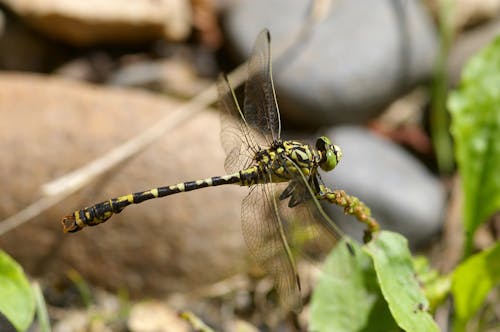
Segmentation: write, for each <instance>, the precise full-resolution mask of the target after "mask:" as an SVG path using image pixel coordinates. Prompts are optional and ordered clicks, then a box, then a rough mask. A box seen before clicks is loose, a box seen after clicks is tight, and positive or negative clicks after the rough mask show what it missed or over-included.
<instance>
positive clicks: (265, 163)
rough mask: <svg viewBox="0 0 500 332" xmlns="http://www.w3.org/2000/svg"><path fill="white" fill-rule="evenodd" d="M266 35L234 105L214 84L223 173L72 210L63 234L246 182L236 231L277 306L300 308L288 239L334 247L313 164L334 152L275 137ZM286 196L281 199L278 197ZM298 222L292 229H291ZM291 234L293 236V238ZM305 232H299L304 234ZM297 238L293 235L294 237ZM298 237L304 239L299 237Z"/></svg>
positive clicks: (324, 143)
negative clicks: (270, 284)
mask: <svg viewBox="0 0 500 332" xmlns="http://www.w3.org/2000/svg"><path fill="white" fill-rule="evenodd" d="M270 48H271V37H270V33H269V31H268V30H263V31H262V32H261V33H260V34H259V35H258V37H257V40H256V42H255V45H254V48H253V51H252V54H251V56H250V59H249V62H248V78H247V80H246V82H245V88H244V92H245V98H244V102H243V104H242V105H241V106H240V103H239V102H238V100H237V98H236V94H235V92H234V90H233V88H232V87H231V85H230V83H229V80H228V77H227V76H225V75H224V74H221V76H220V78H219V80H218V81H217V90H218V94H219V108H220V111H221V128H222V129H221V142H222V146H223V148H224V151H225V152H226V159H225V162H224V168H225V171H226V175H222V176H213V177H209V178H206V179H202V180H196V181H187V182H182V183H179V184H175V185H170V186H164V187H158V188H154V189H150V190H146V191H141V192H136V193H132V194H128V195H124V196H120V197H116V198H112V199H109V200H107V201H104V202H100V203H97V204H95V205H92V206H89V207H86V208H83V209H80V210H77V211H75V212H74V213H73V214H71V215H69V216H66V217H64V218H63V219H62V224H63V227H64V231H65V232H77V231H80V230H81V229H83V228H84V227H86V226H95V225H99V224H101V223H104V222H105V221H107V220H108V219H109V218H111V217H112V216H113V215H115V214H117V213H120V212H121V211H122V210H123V209H124V208H125V207H127V206H129V205H131V204H139V203H142V202H144V201H147V200H150V199H155V198H160V197H165V196H169V195H173V194H178V193H182V192H188V191H192V190H197V189H201V188H206V187H215V186H221V185H229V184H233V185H239V186H247V187H249V192H248V194H247V196H246V197H245V198H244V199H243V201H242V208H241V222H242V232H243V237H244V239H245V242H246V244H247V247H248V249H249V251H250V253H251V255H252V256H253V257H254V258H255V260H256V261H257V263H258V264H260V266H262V267H263V268H264V270H265V271H266V272H267V273H268V274H269V275H270V276H271V277H272V279H273V281H274V284H275V288H276V290H277V293H278V295H279V296H278V297H279V299H280V302H281V305H282V307H284V308H285V309H290V310H293V311H300V309H301V305H302V301H301V298H300V296H301V295H300V291H301V286H300V279H299V276H298V273H297V266H296V260H295V256H296V251H297V250H295V247H293V244H294V243H296V242H301V241H300V238H303V239H304V238H305V239H306V240H305V241H306V242H307V241H309V242H311V241H312V242H313V243H314V242H316V241H318V242H317V243H330V244H334V243H335V242H336V241H337V240H338V239H339V237H341V232H340V230H339V229H338V228H337V227H336V225H335V223H334V222H333V221H332V220H331V219H330V218H329V217H328V216H327V215H326V214H325V212H324V211H323V210H322V208H321V206H320V204H319V201H318V200H321V199H322V198H323V196H324V192H325V190H326V186H325V185H324V183H323V181H322V180H321V176H320V174H319V169H321V170H323V171H325V172H328V171H331V170H333V169H334V168H335V167H336V166H337V164H338V163H339V162H340V160H341V158H342V151H341V149H340V148H339V147H338V146H337V145H335V144H332V142H331V141H330V139H329V138H327V137H325V136H321V137H319V138H318V139H317V140H316V144H315V146H311V145H309V144H305V143H302V142H300V141H296V140H283V139H282V138H281V120H280V112H279V108H278V103H277V100H276V93H275V89H274V83H273V77H272V66H271V50H270ZM286 201H287V202H286ZM298 225H300V226H298ZM297 234H299V235H300V236H297ZM304 235H305V236H304ZM297 239H299V240H297ZM303 242H304V241H303Z"/></svg>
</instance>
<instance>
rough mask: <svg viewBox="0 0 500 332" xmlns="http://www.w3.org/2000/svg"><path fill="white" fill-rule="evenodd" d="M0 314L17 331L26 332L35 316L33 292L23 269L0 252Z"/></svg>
mask: <svg viewBox="0 0 500 332" xmlns="http://www.w3.org/2000/svg"><path fill="white" fill-rule="evenodd" d="M0 312H2V314H3V315H4V316H5V317H6V318H7V319H8V320H9V321H10V322H11V323H12V325H14V327H15V328H16V329H17V330H18V331H26V330H27V329H28V327H29V326H30V324H31V322H32V321H33V315H34V314H35V300H34V297H33V292H32V290H31V286H30V283H29V282H28V279H26V276H25V275H24V272H23V269H22V268H21V266H19V264H17V262H16V261H14V260H13V259H12V258H11V257H10V256H9V255H7V254H6V253H5V252H3V251H1V250H0Z"/></svg>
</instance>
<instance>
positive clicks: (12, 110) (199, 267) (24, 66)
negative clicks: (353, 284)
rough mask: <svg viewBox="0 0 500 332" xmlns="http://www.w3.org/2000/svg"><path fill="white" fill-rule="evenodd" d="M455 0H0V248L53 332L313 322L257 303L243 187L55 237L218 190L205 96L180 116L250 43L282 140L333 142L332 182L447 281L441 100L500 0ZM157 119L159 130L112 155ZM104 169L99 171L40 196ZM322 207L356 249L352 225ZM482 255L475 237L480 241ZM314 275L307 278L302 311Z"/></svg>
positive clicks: (455, 210) (489, 34) (454, 199)
mask: <svg viewBox="0 0 500 332" xmlns="http://www.w3.org/2000/svg"><path fill="white" fill-rule="evenodd" d="M450 3H451V1H439V0H426V1H418V0H380V1H362V0H349V1H347V0H337V1H335V0H330V1H328V0H317V1H300V0H253V1H242V0H157V1H147V0H108V1H96V0H88V1H69V0H68V1H64V0H57V1H56V0H43V1H42V0H38V1H30V0H0V69H1V71H0V147H1V151H2V155H1V160H0V181H1V183H2V190H3V193H2V196H1V197H0V220H4V221H3V222H0V229H1V231H0V248H1V249H3V250H5V251H6V252H7V253H9V254H10V255H12V257H14V258H15V259H16V260H17V261H18V262H19V263H20V264H21V266H23V268H24V269H25V271H26V272H27V273H28V274H29V275H30V276H31V277H33V278H36V279H38V280H40V282H41V284H42V288H43V290H44V294H45V296H46V301H47V303H48V305H49V309H50V310H49V313H50V315H51V319H52V320H53V322H54V325H53V326H54V331H84V330H86V331H115V330H117V331H125V330H130V331H189V328H188V327H187V326H186V325H185V323H184V322H182V321H180V320H179V318H177V316H176V314H175V310H178V309H186V308H189V309H191V310H193V311H195V312H197V313H198V314H199V315H201V316H202V317H203V318H204V319H205V320H206V321H207V322H209V323H210V324H212V325H213V326H216V327H219V328H220V329H221V330H227V331H232V330H237V328H243V327H242V326H245V327H244V328H247V330H245V331H257V330H258V329H257V328H261V329H262V330H265V331H297V330H302V329H304V330H305V326H307V316H306V314H302V315H300V316H299V317H298V319H297V320H293V321H291V320H290V319H289V318H287V317H286V315H284V314H282V313H279V311H278V310H277V308H275V307H273V306H270V305H269V304H266V303H267V302H266V298H267V296H268V294H269V293H270V292H272V287H273V286H272V282H271V281H270V280H269V279H266V278H265V277H263V273H262V271H260V270H259V269H258V267H255V266H254V264H253V263H252V261H251V259H250V258H249V257H248V253H247V251H246V248H245V244H244V241H243V238H242V235H241V227H240V207H241V199H242V198H243V197H244V196H245V193H246V192H247V189H246V188H236V187H231V186H222V187H218V188H209V189H204V190H201V191H195V192H191V193H189V194H181V195H175V196H172V197H169V198H166V199H163V200H158V201H151V202H149V203H145V204H142V205H141V206H136V207H133V208H129V209H128V210H127V211H126V212H125V213H122V214H120V215H118V216H116V217H114V218H113V220H112V221H110V222H108V223H106V224H105V225H101V226H99V227H94V228H90V229H85V230H84V231H82V232H80V233H77V234H70V235H68V234H63V233H62V230H61V225H60V222H59V220H60V219H61V217H62V216H64V215H67V214H70V213H72V211H74V210H75V209H77V208H80V207H83V206H88V205H90V204H92V203H95V202H98V201H101V200H105V199H108V198H111V197H115V196H117V195H121V194H126V193H128V192H134V191H139V190H145V189H148V188H150V187H155V186H160V185H170V184H175V183H178V182H182V181H187V180H195V179H200V178H205V177H209V176H215V175H222V174H223V173H224V167H223V165H224V153H223V150H222V148H221V146H220V142H219V135H220V124H219V116H218V113H217V110H216V108H214V106H215V103H214V102H215V99H213V100H208V101H204V103H205V104H204V105H203V106H201V107H198V108H201V109H202V110H201V111H193V110H192V109H191V108H189V107H186V104H187V103H190V102H191V103H192V101H193V99H194V98H196V97H197V96H199V95H200V94H202V93H204V91H206V89H208V88H209V87H210V85H211V84H212V83H213V82H215V80H216V79H217V75H218V74H219V73H220V72H221V71H224V72H227V73H229V72H230V71H231V70H232V69H234V68H235V67H236V66H237V65H239V64H241V63H243V62H244V61H245V60H246V59H247V57H248V55H249V54H250V52H251V48H252V45H253V42H254V40H255V38H256V36H257V34H258V33H259V32H260V31H261V30H262V29H263V28H268V29H269V30H270V32H271V36H272V52H273V57H274V60H275V62H274V63H273V66H274V68H273V77H274V80H275V87H276V94H277V98H278V103H279V106H280V112H281V119H282V123H283V128H284V133H283V137H285V138H287V137H291V138H302V139H305V140H309V139H314V138H315V137H317V135H318V134H326V135H327V136H329V137H330V138H331V139H332V141H333V142H334V143H335V144H337V145H339V146H341V147H342V149H343V152H344V159H343V160H342V161H341V164H340V165H339V166H338V167H337V168H336V169H335V171H333V172H331V173H329V174H325V175H323V180H324V181H325V183H326V184H327V185H328V186H329V187H330V188H334V189H343V190H345V191H346V192H348V193H349V194H351V195H355V196H357V197H359V198H360V199H361V200H362V201H364V202H365V203H366V205H367V206H369V207H370V208H371V210H372V214H373V216H374V217H375V218H376V219H377V220H378V221H379V222H380V224H381V226H382V228H383V229H389V230H394V231H397V232H400V233H402V234H403V235H405V236H406V237H407V238H408V240H409V243H410V246H411V248H412V249H413V250H415V252H421V253H425V254H427V255H428V257H429V258H430V260H431V262H432V264H433V266H434V267H436V268H438V269H439V270H440V271H442V272H447V271H449V269H451V267H452V266H454V265H455V264H456V262H457V261H458V260H459V259H460V255H461V252H462V247H461V246H462V243H461V240H460V239H461V238H462V235H461V228H460V217H459V215H460V197H459V191H458V185H457V178H456V175H455V174H456V168H455V165H454V158H453V150H452V146H451V138H450V137H449V134H448V129H447V128H448V126H449V119H448V117H447V113H446V109H445V100H446V95H447V91H448V90H449V89H452V88H454V87H456V85H457V84H458V82H459V79H460V72H461V70H462V68H463V66H464V64H465V63H466V61H467V60H468V59H469V58H470V57H471V56H472V55H473V54H475V53H476V52H477V51H478V50H479V49H481V48H482V47H484V46H485V45H487V44H488V43H490V42H491V41H492V40H493V38H494V37H495V36H497V35H498V34H499V33H500V16H499V15H500V1H498V0H488V1H474V0H457V1H454V5H453V7H451V6H449V5H450ZM165 119H167V120H165ZM160 122H161V123H165V125H164V126H163V127H162V129H161V132H162V134H161V135H157V136H154V139H151V140H148V139H145V141H142V142H143V145H142V146H141V148H138V149H136V150H134V149H133V148H131V149H129V150H127V151H128V154H126V155H125V157H123V158H121V159H119V162H117V161H116V160H114V159H111V160H110V159H106V158H107V157H109V156H110V152H111V151H115V150H114V149H115V148H117V147H120V146H122V145H123V144H125V143H126V142H128V140H131V139H134V138H137V137H141V136H140V135H141V134H144V133H145V132H148V129H150V128H152V127H154V126H155V125H158V124H159V123H160ZM144 142H147V143H144ZM129 148H130V147H129ZM100 158H104V163H106V160H107V162H108V163H109V164H108V166H109V167H107V168H106V167H104V168H103V169H104V170H106V171H105V172H101V173H99V172H98V173H97V174H94V173H92V171H90V172H87V173H85V174H86V175H84V177H85V180H83V181H81V182H78V183H77V184H76V185H74V186H73V187H71V188H67V187H65V186H64V185H61V184H59V185H56V186H55V187H54V186H52V187H50V188H48V187H47V186H45V185H46V184H48V183H49V182H51V181H54V180H56V179H59V178H60V177H62V176H64V175H66V174H68V173H70V172H72V171H75V170H78V169H80V168H81V167H85V166H88V165H89V164H90V163H92V162H94V161H96V160H102V159H100ZM101 166H102V164H101ZM87 171H89V170H88V169H87ZM49 189H50V190H49ZM325 209H326V210H327V212H328V213H329V214H330V215H331V216H332V218H333V219H334V220H335V221H337V222H338V223H339V224H340V225H341V226H342V228H343V229H344V230H345V231H346V232H347V233H348V234H350V235H351V236H353V237H354V238H357V239H360V238H361V237H362V230H363V227H362V226H361V224H359V223H357V222H356V221H355V220H354V219H353V218H352V217H347V216H345V215H344V214H343V211H342V210H341V209H339V208H337V207H332V206H325ZM490 226H491V227H493V228H495V227H496V228H495V229H498V227H499V223H498V220H495V219H493V220H492V221H491V222H490ZM492 241H494V237H493V235H492V233H491V232H488V231H484V232H480V234H479V236H478V238H477V243H476V244H477V245H478V246H487V245H488V243H491V242H492ZM299 268H300V266H299ZM304 270H307V268H304ZM316 272H317V271H316V270H315V269H313V270H307V271H303V272H301V273H304V274H306V275H311V276H310V277H306V278H305V280H306V282H305V285H306V286H305V287H304V288H305V290H304V291H305V294H306V296H307V294H308V292H310V288H311V286H310V284H311V283H312V282H308V280H309V279H314V274H315V273H316ZM145 299H148V301H144V300H145ZM89 306H92V308H94V309H93V310H94V311H93V312H94V314H95V312H100V313H101V314H102V315H103V316H105V317H107V318H106V319H103V320H102V321H99V320H97V322H96V320H95V319H94V320H93V318H92V313H89V311H88V310H87V309H85V308H86V307H87V308H88V307H89ZM124 308H126V309H127V310H124ZM305 311H306V312H307V310H305ZM124 312H126V314H124ZM106 315H107V316H106ZM109 317H113V319H110V318H109ZM144 317H147V318H146V319H144ZM145 321H147V322H157V321H158V326H169V327H170V328H169V329H165V330H163V329H160V328H158V329H155V328H151V329H148V328H149V327H148V326H147V325H146V326H145V325H144V324H148V323H145ZM1 324H2V323H0V326H2V325H1ZM141 324H142V325H141Z"/></svg>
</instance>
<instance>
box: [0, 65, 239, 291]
mask: <svg viewBox="0 0 500 332" xmlns="http://www.w3.org/2000/svg"><path fill="white" fill-rule="evenodd" d="M175 106H178V104H177V103H175V102H174V101H172V100H169V99H167V98H164V97H158V96H154V95H152V94H150V93H146V92H141V91H134V90H125V89H110V88H104V87H98V86H92V85H89V84H82V83H78V82H75V81H69V80H62V79H58V78H54V77H47V76H35V75H21V74H6V73H3V74H1V75H0V149H1V150H2V161H1V163H0V181H1V183H2V193H3V194H2V198H1V199H0V220H1V219H3V218H6V217H8V216H11V215H13V214H15V213H16V212H17V211H19V210H21V209H22V208H24V207H26V206H27V205H29V204H30V203H32V202H34V201H35V200H37V199H38V198H39V196H40V194H39V190H40V186H41V185H43V184H44V183H46V182H48V181H50V180H53V179H55V178H57V177H59V176H61V175H63V174H65V173H67V172H69V171H71V170H74V169H76V168H78V167H80V166H82V165H84V164H86V163H88V162H89V161H92V160H93V159H95V158H97V157H99V156H101V155H103V154H105V153H106V152H107V151H110V150H111V149H112V148H113V147H115V146H117V145H119V144H120V143H122V142H124V141H125V140H127V139H128V138H129V137H132V136H134V135H136V134H138V133H139V132H141V131H143V130H145V128H147V127H148V126H150V125H152V124H154V123H155V122H157V121H158V119H159V118H161V117H162V116H164V115H165V113H168V112H170V111H171V110H173V109H174V108H175ZM223 160H224V156H223V152H222V148H221V147H220V143H219V119H218V115H217V114H216V113H215V112H208V111H205V112H201V113H200V114H198V115H196V116H194V117H193V118H192V119H190V120H189V121H187V122H186V123H184V124H183V125H181V126H179V128H176V129H175V130H173V131H172V132H171V133H169V134H167V135H165V137H164V138H163V139H161V140H160V141H158V142H156V143H155V144H153V145H152V146H151V147H149V148H148V149H147V150H146V151H144V152H142V153H141V154H140V155H138V156H136V157H135V158H133V159H132V160H130V161H128V162H127V163H126V164H125V165H122V166H121V167H118V168H117V169H115V170H114V171H113V172H110V174H107V175H105V176H104V177H102V178H101V179H98V180H96V181H95V182H94V183H93V184H92V185H89V186H88V187H87V188H85V189H84V190H83V191H81V192H80V193H78V194H75V195H73V196H72V197H68V198H67V199H65V200H64V201H63V202H62V203H61V204H59V205H57V206H56V207H54V208H52V209H50V210H49V211H46V212H45V213H43V214H41V215H39V216H38V217H37V218H36V219H35V220H32V221H31V222H29V223H27V224H25V225H23V226H21V227H18V228H17V229H15V230H13V231H11V232H8V233H6V234H4V235H2V236H0V248H2V249H4V250H6V251H7V252H8V253H10V254H11V255H12V256H13V257H14V258H15V259H17V260H18V261H19V262H20V263H21V265H22V266H23V267H24V268H25V269H26V270H27V272H28V273H30V274H33V275H37V276H44V277H52V278H56V279H57V278H60V277H62V276H64V275H65V274H66V272H67V271H68V269H70V268H74V269H76V270H77V271H79V272H80V273H81V275H82V276H83V278H84V279H85V280H87V281H89V282H90V283H91V284H95V285H101V286H105V287H107V288H110V289H114V290H116V289H118V288H120V287H125V288H127V289H128V290H129V291H130V292H131V293H132V294H135V295H137V294H140V295H141V296H144V295H145V294H154V295H157V296H159V295H162V294H164V293H167V292H170V291H179V292H182V291H185V290H191V289H193V288H195V287H197V286H201V285H206V284H208V283H212V282H215V281H217V280H219V279H221V278H223V277H227V276H229V275H231V274H233V273H234V272H236V271H238V270H240V269H241V268H242V266H243V265H244V263H245V262H244V261H245V260H244V257H245V255H246V250H245V246H244V244H243V240H242V236H241V229H240V221H239V219H240V206H241V199H242V197H243V196H244V194H245V192H246V188H240V187H237V186H221V187H217V188H206V189H202V190H198V191H194V192H190V193H184V194H179V195H174V196H171V197H166V198H163V199H159V200H156V201H151V202H147V203H143V204H141V205H136V206H132V207H129V208H127V210H125V211H124V212H122V213H121V214H120V215H117V216H115V217H113V218H112V219H111V220H109V221H108V222H107V223H106V224H103V225H100V226H97V227H89V228H86V229H84V230H82V231H81V232H79V233H76V234H63V233H62V229H61V225H60V222H59V221H60V219H61V217H62V216H63V215H67V214H69V213H71V212H72V211H73V210H74V209H76V208H81V207H84V206H87V205H89V204H92V203H96V202H99V201H102V200H105V199H109V198H111V197H114V196H118V195H122V194H126V193H128V192H133V191H139V190H143V189H148V188H150V187H155V186H160V185H170V184H175V183H178V182H181V181H186V180H193V179H198V178H205V177H208V176H213V175H220V174H222V173H223Z"/></svg>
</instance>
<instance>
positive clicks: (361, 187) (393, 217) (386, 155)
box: [322, 126, 445, 247]
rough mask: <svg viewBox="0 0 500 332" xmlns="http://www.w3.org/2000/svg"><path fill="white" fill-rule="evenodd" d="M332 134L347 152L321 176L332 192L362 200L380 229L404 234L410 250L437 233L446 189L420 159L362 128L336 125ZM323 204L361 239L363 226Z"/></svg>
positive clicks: (423, 243) (341, 223)
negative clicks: (333, 190)
mask: <svg viewBox="0 0 500 332" xmlns="http://www.w3.org/2000/svg"><path fill="white" fill-rule="evenodd" d="M329 135H330V138H331V139H332V142H334V143H335V144H337V145H339V146H340V147H341V148H342V151H343V158H342V160H341V162H340V164H339V165H338V166H337V167H336V168H335V169H334V170H333V171H332V172H329V173H326V174H325V173H323V174H322V178H323V180H324V181H325V183H326V184H327V186H328V187H329V188H332V189H342V190H345V191H346V192H347V193H348V194H349V195H354V196H356V197H358V198H359V199H360V200H362V201H363V202H364V203H365V204H366V205H367V206H368V207H369V208H370V209H371V211H372V215H373V217H375V218H376V219H377V221H378V222H379V223H380V226H381V228H382V229H386V230H392V231H396V232H399V233H401V234H403V235H404V236H406V237H407V238H408V240H409V242H410V245H411V246H412V247H418V246H422V245H425V243H426V242H428V241H429V240H430V239H431V238H432V237H433V236H434V235H436V233H437V232H438V231H439V230H440V228H441V225H442V222H443V211H444V210H445V191H444V189H443V187H442V185H441V184H440V182H439V180H438V179H437V178H436V177H435V176H433V175H432V174H431V173H430V172H429V171H428V170H427V169H426V168H425V167H424V166H423V165H422V164H420V162H419V161H418V160H417V159H415V158H414V157H413V156H411V155H410V154H409V153H408V152H406V151H405V150H403V149H402V148H401V147H399V146H398V145H396V144H394V143H392V142H390V141H388V140H386V139H384V138H382V137H379V136H377V135H375V134H373V133H371V132H369V131H368V130H366V129H364V128H362V127H355V126H341V127H335V128H333V129H331V130H330V131H329ZM324 206H325V208H326V209H327V211H328V212H329V214H330V215H332V216H333V219H334V220H335V221H336V222H338V223H339V224H340V225H341V227H342V228H343V229H345V230H346V231H347V232H348V233H349V234H351V235H353V236H354V237H356V238H358V239H360V238H361V237H362V233H363V229H364V225H363V224H361V223H359V222H358V221H357V220H356V219H355V218H354V217H353V216H347V215H344V214H343V211H342V210H341V209H340V208H338V207H333V206H331V205H324Z"/></svg>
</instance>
